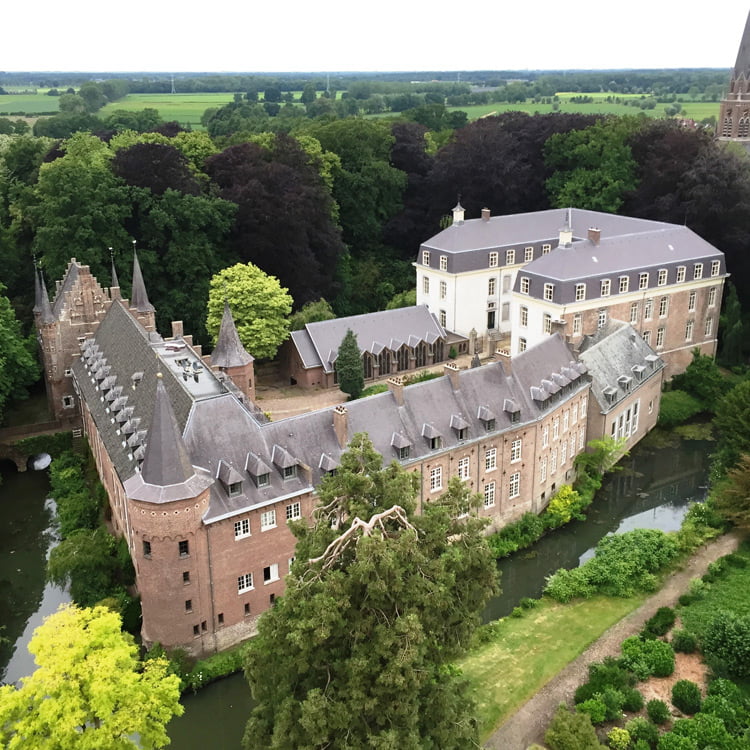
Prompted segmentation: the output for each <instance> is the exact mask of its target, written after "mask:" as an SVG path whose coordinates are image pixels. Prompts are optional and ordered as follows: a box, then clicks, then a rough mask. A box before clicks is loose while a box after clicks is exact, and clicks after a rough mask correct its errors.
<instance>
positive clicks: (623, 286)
mask: <svg viewBox="0 0 750 750" xmlns="http://www.w3.org/2000/svg"><path fill="white" fill-rule="evenodd" d="M617 288H618V291H619V293H620V294H625V293H626V292H628V291H629V290H630V276H620V279H619V284H618V287H617Z"/></svg>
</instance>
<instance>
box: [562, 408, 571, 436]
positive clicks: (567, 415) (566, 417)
mask: <svg viewBox="0 0 750 750" xmlns="http://www.w3.org/2000/svg"><path fill="white" fill-rule="evenodd" d="M569 424H570V411H569V410H568V409H566V410H565V413H564V414H563V432H567V431H568V425H569Z"/></svg>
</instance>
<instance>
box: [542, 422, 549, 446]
mask: <svg viewBox="0 0 750 750" xmlns="http://www.w3.org/2000/svg"><path fill="white" fill-rule="evenodd" d="M548 445H549V425H548V424H546V425H544V427H542V448H546V447H547V446H548Z"/></svg>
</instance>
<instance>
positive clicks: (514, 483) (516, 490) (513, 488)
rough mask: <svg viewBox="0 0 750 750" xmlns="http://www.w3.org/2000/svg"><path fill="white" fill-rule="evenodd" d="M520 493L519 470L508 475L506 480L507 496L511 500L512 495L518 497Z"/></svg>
mask: <svg viewBox="0 0 750 750" xmlns="http://www.w3.org/2000/svg"><path fill="white" fill-rule="evenodd" d="M520 494H521V472H520V471H517V472H516V473H515V474H511V475H510V480H509V481H508V497H509V498H510V499H511V500H512V499H513V498H514V497H518V496H519V495H520Z"/></svg>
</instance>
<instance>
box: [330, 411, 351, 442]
mask: <svg viewBox="0 0 750 750" xmlns="http://www.w3.org/2000/svg"><path fill="white" fill-rule="evenodd" d="M348 414H349V413H348V411H347V408H346V407H345V406H344V405H343V404H339V405H338V406H337V407H336V408H335V409H334V410H333V431H334V432H335V433H336V440H338V442H339V447H340V448H341V449H342V450H343V449H344V448H346V443H347V427H348V422H349V416H348Z"/></svg>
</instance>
